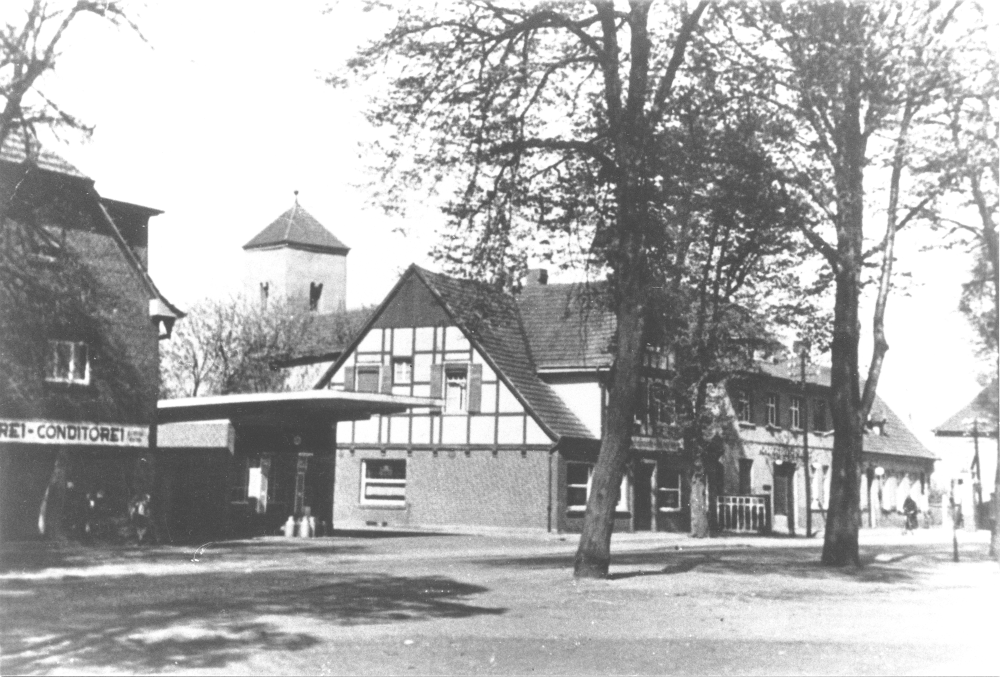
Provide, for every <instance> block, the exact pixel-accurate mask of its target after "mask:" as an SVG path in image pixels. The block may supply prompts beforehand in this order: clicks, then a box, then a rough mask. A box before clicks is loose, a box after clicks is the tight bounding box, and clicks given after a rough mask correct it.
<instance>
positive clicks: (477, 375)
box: [469, 364, 483, 414]
mask: <svg viewBox="0 0 1000 677" xmlns="http://www.w3.org/2000/svg"><path fill="white" fill-rule="evenodd" d="M482 401H483V365H481V364H470V365H469V413H470V414H478V413H479V411H480V410H481V409H482Z"/></svg>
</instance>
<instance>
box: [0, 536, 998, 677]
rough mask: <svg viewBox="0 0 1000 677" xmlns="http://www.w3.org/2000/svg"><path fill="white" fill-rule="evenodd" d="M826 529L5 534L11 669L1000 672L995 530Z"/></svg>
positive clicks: (1, 579)
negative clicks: (585, 541)
mask: <svg viewBox="0 0 1000 677" xmlns="http://www.w3.org/2000/svg"><path fill="white" fill-rule="evenodd" d="M962 540H963V544H962V553H961V555H962V561H961V562H959V563H958V564H955V563H953V562H952V561H951V541H950V536H949V535H948V534H945V533H943V532H940V531H924V532H918V534H917V535H916V536H906V537H903V536H901V535H900V534H898V532H879V531H876V532H864V534H863V542H864V547H863V557H864V559H865V562H866V566H865V567H864V568H862V569H861V570H860V571H857V570H843V571H841V570H833V571H831V570H828V569H825V568H823V567H820V566H819V565H818V564H816V561H817V559H818V553H819V547H820V542H819V541H818V540H813V541H806V540H805V539H777V538H775V539H758V538H742V539H738V538H734V539H729V538H726V539H711V540H707V541H692V540H690V539H687V538H685V537H679V536H668V535H658V534H653V535H650V534H641V535H639V534H637V535H631V534H626V535H621V536H616V537H615V542H614V545H613V552H614V553H615V556H614V564H613V567H612V570H611V574H612V576H611V579H610V580H607V581H582V582H574V580H573V579H572V577H571V575H570V573H571V564H572V555H573V551H574V549H575V542H574V539H573V537H567V538H566V539H565V540H560V539H559V538H558V537H550V536H547V535H545V536H542V535H537V534H536V535H527V534H520V535H517V536H510V535H498V534H474V535H473V534H453V535H429V534H422V533H409V534H394V533H384V532H372V533H357V534H341V535H338V536H336V537H333V538H323V539H313V540H309V541H302V540H284V539H278V538H269V539H259V540H254V541H239V542H230V543H224V544H212V545H209V546H208V547H206V548H204V549H202V550H200V551H195V550H194V549H192V548H177V547H156V548H144V549H139V548H104V549H89V550H85V549H82V548H78V547H71V546H69V547H64V548H56V549H52V548H46V547H41V546H38V545H31V544H13V545H12V544H5V545H4V546H3V550H2V551H0V605H2V606H0V650H2V656H0V673H2V674H12V673H34V674H43V673H44V674H67V673H141V672H155V673H170V672H183V673H187V674H191V673H199V674H245V673H254V674H303V673H309V674H425V673H427V674H468V673H475V674H479V673H494V672H495V673H503V674H512V673H513V674H526V673H536V674H692V673H694V674H699V673H721V674H764V673H767V674H775V673H777V674H801V673H805V674H830V673H840V674H853V673H865V674H899V673H911V674H914V673H915V674H969V673H980V674H997V672H998V668H1000V662H998V660H997V654H996V648H995V639H996V637H995V627H994V626H993V625H990V624H989V623H987V622H986V621H985V620H984V619H986V618H987V616H986V615H985V614H986V613H987V612H990V610H991V609H995V608H996V605H997V603H998V602H1000V593H998V590H1000V571H998V568H997V566H996V563H995V562H990V561H989V560H988V559H987V557H986V550H987V543H986V540H985V538H983V535H980V534H963V535H962Z"/></svg>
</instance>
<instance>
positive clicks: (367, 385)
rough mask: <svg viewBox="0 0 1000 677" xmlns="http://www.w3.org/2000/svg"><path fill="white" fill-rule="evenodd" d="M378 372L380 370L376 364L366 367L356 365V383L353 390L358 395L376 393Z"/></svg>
mask: <svg viewBox="0 0 1000 677" xmlns="http://www.w3.org/2000/svg"><path fill="white" fill-rule="evenodd" d="M380 371H381V369H380V367H379V366H378V365H377V364H376V365H367V366H362V365H358V367H357V370H356V373H357V379H358V382H357V386H356V388H355V389H356V390H357V391H358V392H359V393H377V392H378V385H379V380H380V379H379V372H380Z"/></svg>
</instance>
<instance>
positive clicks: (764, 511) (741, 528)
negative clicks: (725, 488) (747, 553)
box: [715, 495, 771, 534]
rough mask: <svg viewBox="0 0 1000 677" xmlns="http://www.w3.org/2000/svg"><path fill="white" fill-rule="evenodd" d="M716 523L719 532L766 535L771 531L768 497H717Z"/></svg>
mask: <svg viewBox="0 0 1000 677" xmlns="http://www.w3.org/2000/svg"><path fill="white" fill-rule="evenodd" d="M715 510H716V513H715V514H716V520H717V521H716V523H717V524H718V526H719V529H720V530H721V531H735V532H737V533H744V534H766V533H768V532H770V531H771V501H770V496H767V495H763V496H719V497H718V498H717V499H716V505H715Z"/></svg>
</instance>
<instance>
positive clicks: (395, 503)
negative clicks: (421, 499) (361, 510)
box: [358, 458, 407, 508]
mask: <svg viewBox="0 0 1000 677" xmlns="http://www.w3.org/2000/svg"><path fill="white" fill-rule="evenodd" d="M369 463H394V464H402V466H403V479H390V478H381V477H368V464H369ZM406 465H407V463H406V459H405V458H363V459H361V493H360V494H359V497H358V500H359V502H360V503H361V505H374V506H382V507H390V508H404V507H406V481H407V480H406ZM370 486H379V487H382V488H385V489H391V488H394V487H398V488H401V489H402V493H401V494H400V498H399V499H398V500H397V499H394V498H393V499H386V498H368V497H367V495H366V494H367V493H368V491H367V489H368V487H370Z"/></svg>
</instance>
